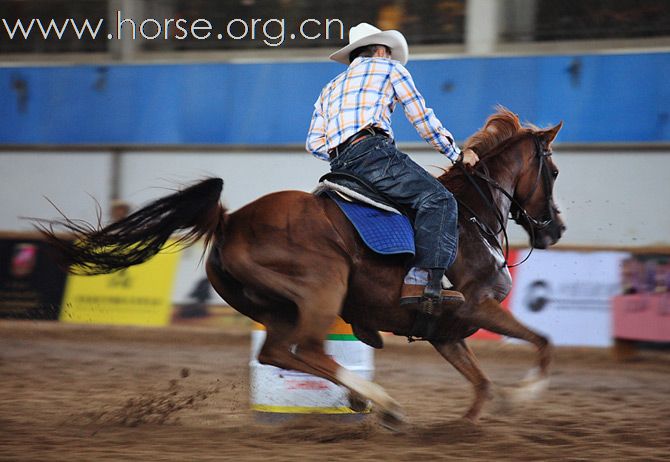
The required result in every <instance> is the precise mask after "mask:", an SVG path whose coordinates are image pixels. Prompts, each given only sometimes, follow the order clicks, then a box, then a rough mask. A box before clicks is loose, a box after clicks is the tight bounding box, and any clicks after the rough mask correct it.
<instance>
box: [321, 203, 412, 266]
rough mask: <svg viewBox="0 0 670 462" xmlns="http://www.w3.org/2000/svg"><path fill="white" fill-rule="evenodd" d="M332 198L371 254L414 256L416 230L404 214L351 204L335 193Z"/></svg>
mask: <svg viewBox="0 0 670 462" xmlns="http://www.w3.org/2000/svg"><path fill="white" fill-rule="evenodd" d="M328 197H330V198H331V199H332V200H333V201H335V203H336V204H337V205H338V206H339V207H340V210H342V212H343V213H344V214H345V215H346V216H347V218H348V219H349V221H350V222H351V224H352V225H354V228H356V231H358V234H359V235H360V236H361V239H363V242H365V245H367V246H368V247H369V248H370V249H371V250H372V251H374V252H376V253H379V254H382V255H393V254H401V253H407V254H411V255H414V253H415V252H416V250H415V247H414V229H413V228H412V223H411V222H410V221H409V219H408V218H407V217H406V216H404V215H399V214H397V213H393V212H387V211H386V210H380V209H377V208H375V207H372V206H370V205H367V204H362V203H360V202H348V201H346V200H344V199H342V198H341V197H339V196H338V195H337V194H335V193H333V192H328Z"/></svg>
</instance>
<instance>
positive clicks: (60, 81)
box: [0, 53, 670, 144]
mask: <svg viewBox="0 0 670 462" xmlns="http://www.w3.org/2000/svg"><path fill="white" fill-rule="evenodd" d="M408 68H409V69H410V70H411V71H412V74H413V75H414V79H415V81H416V83H417V85H418V87H419V89H420V90H421V91H422V92H423V94H424V96H425V97H426V100H427V101H428V103H429V104H430V105H431V106H432V107H433V108H434V109H435V111H436V113H437V115H438V116H439V117H440V119H441V120H442V121H443V122H444V124H445V125H446V126H447V128H448V129H449V130H451V131H452V133H453V134H454V135H455V137H456V138H457V139H460V140H463V139H465V138H466V137H467V136H469V135H470V134H471V133H473V132H474V131H475V130H476V129H477V128H478V127H480V126H481V125H482V123H483V122H484V120H485V119H486V117H487V116H488V115H489V114H490V113H491V112H492V110H493V107H494V106H495V105H496V104H502V105H504V106H507V107H509V108H510V109H512V110H513V111H515V112H517V113H519V114H520V115H521V116H522V118H523V119H524V120H527V121H530V122H533V123H535V124H537V125H540V126H546V125H549V124H555V123H557V122H558V121H560V120H563V121H564V122H565V127H564V129H563V131H562V132H561V135H560V140H561V141H564V142H568V141H569V142H597V141H611V142H617V141H670V85H668V80H667V76H668V75H670V54H667V53H655V54H654V53H652V54H626V55H575V56H535V57H500V58H457V59H444V60H425V61H413V62H412V61H411V62H410V63H409V65H408ZM342 70H343V67H342V66H341V65H339V64H336V63H262V64H260V63H259V64H174V65H114V66H109V67H100V66H69V67H5V68H0V103H1V104H0V120H2V124H0V143H224V144H226V143H232V144H237V143H242V144H264V143H272V144H282V143H302V142H303V141H304V137H305V132H306V130H307V127H308V125H309V120H310V116H311V112H312V105H313V102H314V100H315V99H316V97H317V95H318V93H319V91H320V89H321V87H322V85H324V84H325V83H326V82H327V81H328V80H329V79H330V78H332V77H334V76H335V75H336V74H337V73H338V72H340V71H342ZM394 121H395V124H394V128H395V130H396V136H397V138H398V139H399V140H402V141H417V140H418V139H419V138H418V136H417V135H416V133H415V132H414V130H413V128H412V127H411V126H410V125H409V124H408V123H407V122H406V121H405V120H404V116H403V115H402V109H401V108H400V107H398V109H397V110H396V114H395V115H394Z"/></svg>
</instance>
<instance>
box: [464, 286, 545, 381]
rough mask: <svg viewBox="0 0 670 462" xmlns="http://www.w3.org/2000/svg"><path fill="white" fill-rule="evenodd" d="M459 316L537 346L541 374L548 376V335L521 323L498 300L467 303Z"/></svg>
mask: <svg viewBox="0 0 670 462" xmlns="http://www.w3.org/2000/svg"><path fill="white" fill-rule="evenodd" d="M457 316H458V317H459V318H461V319H462V320H463V321H464V322H466V323H467V324H471V325H473V326H477V327H480V328H482V329H486V330H489V331H491V332H495V333H496V334H500V335H506V336H507V337H514V338H518V339H521V340H526V341H527V342H530V343H532V344H533V345H535V347H536V348H537V351H538V355H539V357H538V366H539V372H540V376H541V377H543V378H546V377H547V376H548V374H549V365H550V364H551V358H552V346H551V343H550V342H549V340H548V339H547V337H545V336H543V335H540V334H538V333H537V332H534V331H532V330H531V329H529V328H528V327H526V326H524V325H523V324H521V323H520V322H519V321H517V319H516V318H515V317H514V316H513V315H512V313H510V312H509V311H507V310H506V309H505V308H503V307H502V305H501V304H500V303H499V302H497V301H496V300H494V299H492V298H485V299H484V300H483V301H481V302H480V303H476V304H470V303H465V304H464V305H463V306H461V307H460V308H459V310H458V313H457Z"/></svg>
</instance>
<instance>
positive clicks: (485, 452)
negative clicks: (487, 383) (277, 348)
mask: <svg viewBox="0 0 670 462" xmlns="http://www.w3.org/2000/svg"><path fill="white" fill-rule="evenodd" d="M474 348H475V351H476V353H477V354H478V356H479V357H480V358H481V361H482V364H483V366H484V368H485V370H486V371H487V372H488V374H489V375H490V376H491V377H492V378H493V379H494V380H495V381H496V382H498V383H501V384H512V383H514V382H515V381H516V380H518V379H519V378H520V377H522V376H523V374H524V372H525V371H526V369H527V368H528V366H529V364H530V361H531V359H532V355H531V350H530V348H529V347H525V346H519V345H499V344H490V343H478V344H475V345H474ZM248 356H249V336H248V335H247V334H241V333H239V332H220V331H215V330H211V329H210V330H205V329H202V328H200V329H196V328H183V327H182V328H169V329H137V328H119V327H114V328H112V327H86V326H70V325H64V324H58V323H46V322H45V323H38V322H31V321H24V322H10V321H1V322H0V377H1V378H0V380H1V382H0V460H2V461H10V460H30V461H55V460H58V461H64V460H67V461H76V460H85V461H110V460H146V461H158V460H180V461H196V460H219V461H220V460H236V461H257V460H259V461H265V462H269V461H284V460H307V461H311V460H319V461H322V462H325V461H331V460H369V461H377V460H383V461H396V460H398V461H410V460H417V461H418V460H468V461H479V460H482V461H494V460H495V461H499V460H598V461H609V460H635V461H667V460H669V459H670V399H669V398H670V354H669V353H668V352H651V353H650V352H645V353H644V354H643V355H642V356H641V357H640V358H639V359H637V360H636V361H632V362H627V363H617V362H615V361H614V360H613V359H612V358H611V356H610V354H609V352H608V351H604V350H588V349H584V350H580V349H559V350H558V351H557V355H556V363H555V366H554V369H553V375H552V382H551V386H550V388H549V390H548V391H547V392H546V393H545V395H544V396H543V398H542V399H541V400H539V401H536V402H534V403H532V404H526V405H524V406H523V407H517V408H515V409H512V410H501V409H499V406H497V405H496V403H491V404H490V405H489V407H488V408H487V410H486V411H485V414H484V417H483V418H482V421H481V423H480V425H478V426H474V425H471V424H468V423H466V422H463V421H461V420H460V419H459V416H460V415H461V414H462V413H463V412H464V411H465V410H466V406H467V405H468V404H469V402H470V399H471V390H470V388H469V385H468V384H467V383H466V382H465V381H464V379H462V378H461V377H460V375H458V373H457V372H455V371H454V370H453V369H452V368H451V367H450V366H448V365H447V364H446V363H445V362H444V361H443V360H442V359H441V358H440V357H439V356H438V355H437V353H435V352H434V351H433V350H432V349H431V348H430V347H429V346H427V345H425V344H412V345H406V344H405V343H404V340H403V339H395V338H394V339H391V340H390V341H388V343H387V348H386V349H385V350H384V351H381V352H378V353H377V354H376V371H377V381H378V382H379V383H380V384H381V385H383V386H384V387H386V388H387V390H388V391H389V392H390V393H391V394H392V395H393V396H394V397H395V398H396V399H397V400H398V401H399V402H400V403H401V404H402V405H403V406H404V409H405V412H406V414H407V416H408V418H409V423H408V424H407V426H406V428H405V431H404V432H402V433H391V432H389V431H387V430H385V429H383V428H382V427H380V426H379V425H378V424H377V423H376V422H375V419H374V417H368V418H367V419H366V420H365V421H363V422H358V423H348V424H336V423H333V422H331V421H328V422H323V421H321V420H318V419H310V418H306V419H299V420H297V421H293V422H289V423H284V424H279V425H278V424H274V425H268V424H262V423H259V422H257V421H256V420H255V419H254V417H253V415H252V414H251V412H250V411H249V410H248V407H249V402H248V378H247V376H248V367H247V363H248V359H249V357H248Z"/></svg>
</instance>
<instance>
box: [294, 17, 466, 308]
mask: <svg viewBox="0 0 670 462" xmlns="http://www.w3.org/2000/svg"><path fill="white" fill-rule="evenodd" d="M408 54H409V50H408V47H407V41H406V40H405V37H404V36H403V35H402V34H401V33H400V32H398V31H395V30H389V31H381V30H380V29H378V28H376V27H374V26H372V25H370V24H367V23H361V24H359V25H357V26H355V27H353V28H351V30H350V31H349V45H347V46H345V47H344V48H342V49H340V50H338V51H337V52H335V53H333V54H332V55H330V59H332V60H334V61H337V62H340V63H343V64H346V65H348V68H347V70H345V71H344V72H342V73H341V74H339V75H338V76H337V77H335V78H334V79H333V80H331V81H330V82H329V83H328V84H327V85H326V86H325V87H324V88H323V90H322V91H321V94H320V95H319V98H318V100H317V101H316V103H315V104H314V114H313V116H312V122H311V125H310V128H309V133H308V136H307V143H306V148H307V150H308V151H309V152H311V153H313V154H314V155H315V156H316V157H318V158H320V159H323V160H327V161H330V165H331V170H333V171H345V172H347V173H351V174H353V175H355V176H358V177H361V178H363V179H365V180H367V181H368V183H371V184H372V185H374V186H375V187H376V188H377V189H378V190H379V191H380V192H382V193H383V194H384V195H386V196H387V197H389V198H391V199H393V200H394V201H395V202H396V203H398V204H400V205H401V206H404V207H407V208H409V209H411V210H413V211H414V212H415V213H416V217H415V219H414V233H415V240H416V257H415V260H414V265H415V267H414V268H412V269H411V270H410V272H409V273H408V275H407V276H406V277H405V281H404V282H405V283H404V285H403V290H402V294H401V295H402V296H403V297H416V296H417V295H420V296H422V300H424V301H429V302H430V303H432V302H434V301H436V300H437V299H439V296H440V289H441V286H440V282H441V279H442V276H443V275H444V273H445V271H446V270H447V268H449V266H450V265H451V264H452V263H453V262H454V259H455V258H456V248H457V245H458V235H457V233H458V223H457V220H458V211H457V204H456V199H455V198H454V196H453V195H452V194H451V193H450V192H449V191H448V190H447V189H446V188H445V187H444V186H443V185H442V184H441V183H440V182H439V181H437V179H435V178H434V177H433V176H432V175H430V174H429V173H428V172H427V171H426V170H424V169H423V168H422V167H420V166H419V165H418V164H416V163H415V162H414V161H412V160H411V159H410V158H409V156H407V155H406V154H404V153H402V152H400V151H398V149H397V148H396V146H395V142H394V141H393V132H392V131H391V113H392V112H393V109H394V108H395V105H396V103H398V102H399V103H400V104H402V106H403V109H404V111H405V115H406V117H407V119H408V120H409V121H410V122H411V123H412V125H413V126H414V128H416V130H417V132H418V133H419V135H421V137H422V138H423V139H425V140H426V141H427V142H428V143H430V144H431V145H432V146H433V147H434V148H435V149H436V150H438V151H439V152H441V153H443V154H445V155H446V156H447V157H448V158H449V159H450V160H451V161H452V162H454V163H456V162H463V163H464V164H466V165H474V164H475V163H476V162H477V161H478V160H479V158H478V157H477V154H476V153H475V152H474V151H472V150H471V149H466V150H464V151H462V152H461V151H460V149H459V148H458V146H456V144H455V143H454V139H453V137H452V136H451V133H449V131H447V130H446V129H445V128H444V127H443V126H442V124H441V123H440V121H439V120H438V119H437V117H436V116H435V114H434V113H433V110H432V109H430V108H427V107H426V105H425V101H424V99H423V97H422V96H421V94H420V93H419V91H418V90H417V88H416V86H415V85H414V82H413V80H412V76H411V75H410V73H409V71H408V70H407V69H406V68H405V67H404V64H406V63H407V59H408ZM445 292H451V293H450V294H449V293H447V294H446V295H452V296H456V297H459V298H460V300H462V295H461V294H460V293H458V292H454V291H442V295H445Z"/></svg>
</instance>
